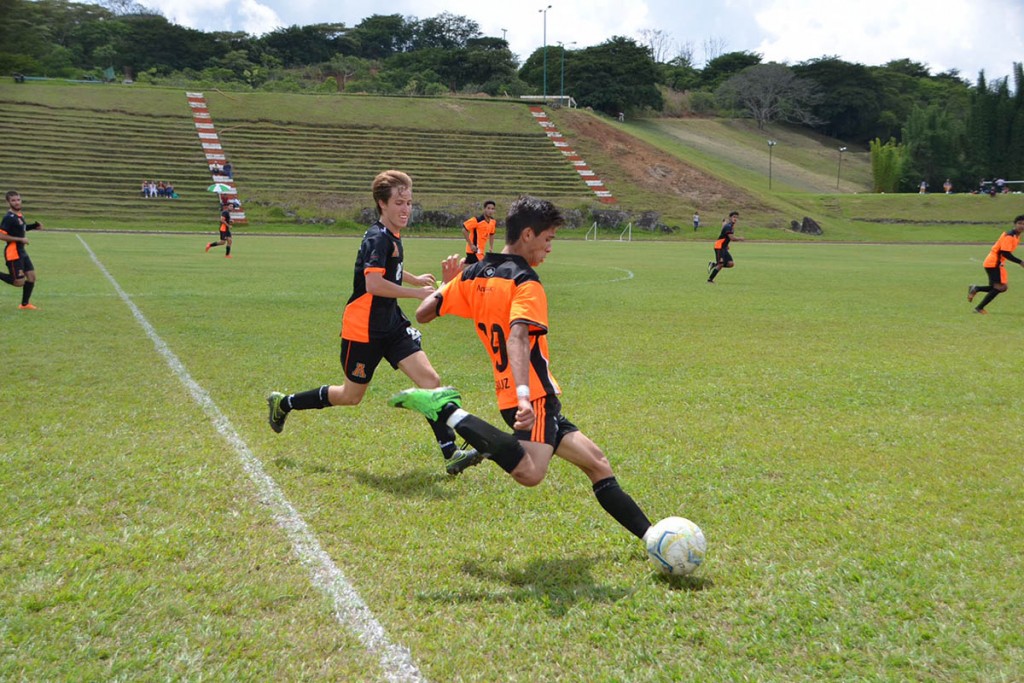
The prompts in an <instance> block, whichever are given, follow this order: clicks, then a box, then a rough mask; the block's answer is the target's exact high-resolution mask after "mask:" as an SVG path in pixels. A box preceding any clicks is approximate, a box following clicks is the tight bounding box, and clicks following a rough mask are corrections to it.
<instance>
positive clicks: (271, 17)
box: [238, 0, 285, 36]
mask: <svg viewBox="0 0 1024 683" xmlns="http://www.w3.org/2000/svg"><path fill="white" fill-rule="evenodd" d="M238 16H239V19H240V21H241V24H240V29H241V30H242V31H245V32H246V33H248V34H250V35H254V36H261V35H263V34H264V33H270V32H271V31H273V30H274V29H276V28H279V27H281V26H284V25H285V22H283V21H282V20H281V17H279V16H278V15H277V12H275V11H274V9H273V8H272V7H268V6H267V5H264V4H262V3H259V2H256V0H241V2H240V3H239V7H238Z"/></svg>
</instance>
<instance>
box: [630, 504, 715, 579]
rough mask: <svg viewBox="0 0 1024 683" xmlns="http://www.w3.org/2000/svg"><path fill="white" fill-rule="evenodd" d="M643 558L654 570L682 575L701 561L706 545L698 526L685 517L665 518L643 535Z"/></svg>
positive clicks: (690, 572) (697, 566)
mask: <svg viewBox="0 0 1024 683" xmlns="http://www.w3.org/2000/svg"><path fill="white" fill-rule="evenodd" d="M644 543H646V544H647V556H648V557H649V558H650V559H651V564H653V565H654V566H655V567H656V568H657V569H658V571H660V572H661V573H662V574H670V575H672V576H686V575H687V574H692V573H693V572H695V571H697V569H698V568H699V567H700V566H701V564H703V562H704V553H706V552H707V549H708V542H707V540H706V539H705V538H704V532H703V531H701V529H700V527H699V526H697V525H696V524H694V523H693V522H691V521H690V520H688V519H686V518H685V517H666V518H665V519H663V520H661V521H660V522H658V523H657V524H655V525H653V526H652V527H651V528H650V529H648V530H647V533H646V534H644Z"/></svg>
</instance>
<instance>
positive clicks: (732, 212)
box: [729, 211, 740, 218]
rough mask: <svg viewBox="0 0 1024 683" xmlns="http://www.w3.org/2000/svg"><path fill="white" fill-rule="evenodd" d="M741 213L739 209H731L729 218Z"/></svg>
mask: <svg viewBox="0 0 1024 683" xmlns="http://www.w3.org/2000/svg"><path fill="white" fill-rule="evenodd" d="M739 215H740V212H739V211H730V212H729V218H732V217H733V216H739Z"/></svg>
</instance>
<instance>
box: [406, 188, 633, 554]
mask: <svg viewBox="0 0 1024 683" xmlns="http://www.w3.org/2000/svg"><path fill="white" fill-rule="evenodd" d="M562 222H563V218H562V215H561V213H560V212H559V211H558V209H557V208H555V206H554V205H553V204H552V203H551V202H548V201H543V200H540V199H536V198H534V197H528V196H525V197H520V198H519V199H517V200H516V201H515V202H514V203H513V204H512V206H511V207H510V208H509V213H508V218H507V219H506V231H507V237H506V242H507V244H506V246H505V248H504V250H503V251H502V252H501V253H500V254H495V253H490V254H487V255H486V256H485V257H484V260H483V261H481V262H480V263H476V264H473V265H470V266H467V267H466V268H465V269H464V270H461V271H460V261H459V257H458V256H449V257H448V258H447V259H445V261H444V262H443V263H442V270H443V279H444V281H445V284H444V285H443V286H442V287H441V288H440V289H438V290H437V291H436V292H434V293H433V294H431V295H430V296H428V297H427V298H426V299H424V300H423V302H422V303H421V304H420V305H419V308H417V310H416V320H417V321H419V322H421V323H427V322H430V321H431V320H433V319H434V318H436V317H438V316H443V315H456V316H459V317H463V318H470V319H472V320H473V322H474V323H475V327H476V330H477V334H478V336H479V337H480V340H481V341H482V342H483V344H484V348H485V349H486V350H487V352H488V353H489V354H490V356H491V360H492V370H493V371H494V383H495V389H496V392H497V395H498V408H499V409H500V410H501V416H502V417H503V418H504V420H505V422H506V423H507V424H508V426H510V427H512V429H513V430H514V435H512V434H508V433H506V432H503V431H501V430H499V429H498V428H497V427H494V426H493V425H491V424H488V423H487V422H484V421H483V420H481V419H480V418H478V417H476V416H475V415H471V414H469V413H468V412H466V411H465V410H463V409H462V407H461V405H462V402H461V396H460V395H459V393H458V391H456V390H455V389H453V388H451V387H443V388H440V389H435V390H424V389H407V390H406V391H403V392H401V393H400V394H397V395H395V396H393V397H392V398H391V399H390V400H389V401H388V403H390V404H391V405H393V406H396V407H399V408H409V409H411V410H415V411H417V412H420V413H422V414H424V415H426V416H427V417H428V418H435V419H438V420H440V421H442V422H445V423H446V424H448V425H449V426H451V427H452V428H454V429H455V431H456V432H458V434H459V435H460V436H461V437H463V438H464V439H466V441H467V442H468V443H469V444H470V445H472V446H473V447H474V448H476V449H477V450H478V451H479V452H481V453H487V454H488V457H489V458H490V459H491V460H493V461H494V462H495V463H497V464H498V466H499V467H501V468H502V469H503V470H505V471H506V472H508V473H509V474H510V475H511V476H512V478H513V479H515V480H516V481H517V482H519V483H520V484H522V485H523V486H536V485H537V484H539V483H540V482H541V481H543V480H544V477H545V475H546V474H547V471H548V465H549V464H550V462H551V458H552V456H554V455H558V456H559V457H561V458H563V459H565V460H568V461H569V462H571V463H572V464H573V465H576V467H578V468H580V469H581V470H582V471H583V473H584V474H586V475H587V477H588V478H589V479H590V481H591V484H592V485H593V490H594V495H595V496H596V497H597V500H598V502H599V503H600V504H601V507H603V508H604V509H605V511H607V512H608V514H610V515H611V516H612V517H613V518H614V519H615V520H616V521H617V522H618V523H619V524H621V525H622V526H623V527H625V528H626V529H627V530H628V531H630V532H631V533H632V534H634V535H635V536H636V537H637V538H640V539H642V538H643V537H644V534H645V533H646V532H647V530H648V529H649V528H650V526H651V522H650V520H649V519H648V518H647V516H646V515H645V514H644V513H643V511H642V510H641V509H640V506H638V505H637V504H636V502H635V501H634V500H633V499H632V498H631V497H630V496H629V494H627V493H626V492H625V491H623V490H622V488H621V487H620V486H619V484H618V481H617V480H616V479H615V474H614V473H613V472H612V467H611V465H610V464H609V463H608V459H607V458H606V457H605V454H604V453H603V452H602V451H601V449H600V448H599V447H598V446H597V444H595V443H594V442H593V441H591V440H590V438H588V437H587V436H586V435H585V434H583V432H581V431H580V430H579V428H577V427H576V425H574V424H573V423H572V422H570V421H569V420H568V419H567V418H566V417H565V416H564V415H562V404H561V402H560V400H559V398H558V396H559V394H560V393H561V390H560V389H559V387H558V383H557V382H556V381H555V379H554V377H553V376H552V375H551V372H550V371H549V369H548V368H549V361H548V348H547V332H548V306H547V295H546V293H545V292H544V287H543V285H541V282H540V278H539V277H538V276H537V273H536V271H534V269H533V267H534V266H537V265H540V263H542V262H543V261H544V259H545V258H546V257H547V255H548V253H550V251H551V241H552V240H553V239H554V237H555V230H556V229H557V228H558V226H560V225H561V224H562Z"/></svg>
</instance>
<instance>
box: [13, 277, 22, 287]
mask: <svg viewBox="0 0 1024 683" xmlns="http://www.w3.org/2000/svg"><path fill="white" fill-rule="evenodd" d="M11 284H12V285H14V286H15V287H24V286H25V278H19V279H17V280H15V281H14V282H12V283H11Z"/></svg>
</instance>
